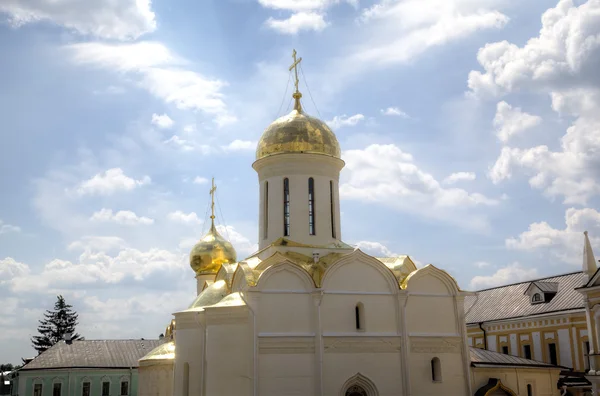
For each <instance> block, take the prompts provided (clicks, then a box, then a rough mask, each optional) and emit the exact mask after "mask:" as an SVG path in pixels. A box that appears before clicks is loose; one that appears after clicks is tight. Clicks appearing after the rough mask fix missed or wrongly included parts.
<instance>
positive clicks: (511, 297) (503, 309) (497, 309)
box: [465, 271, 584, 323]
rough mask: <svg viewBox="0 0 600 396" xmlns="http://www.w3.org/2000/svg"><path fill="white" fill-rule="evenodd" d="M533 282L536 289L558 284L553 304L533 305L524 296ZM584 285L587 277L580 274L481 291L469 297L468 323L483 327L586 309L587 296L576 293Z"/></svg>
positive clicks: (575, 273)
mask: <svg viewBox="0 0 600 396" xmlns="http://www.w3.org/2000/svg"><path fill="white" fill-rule="evenodd" d="M540 281H543V282H540ZM532 282H535V283H536V285H540V284H543V283H545V282H552V283H556V284H557V286H556V290H557V292H556V295H555V296H554V297H553V298H552V300H550V301H549V302H544V303H539V304H531V302H530V301H529V296H528V295H526V294H524V293H525V290H527V288H528V287H529V286H530V285H531V283H532ZM583 283H584V274H583V272H581V271H580V272H573V273H570V274H563V275H558V276H553V277H550V278H542V279H533V280H531V281H528V282H520V283H514V284H512V285H506V286H500V287H494V288H491V289H485V290H480V291H478V292H475V295H472V296H466V297H465V316H466V321H467V323H479V322H487V321H492V320H500V319H509V318H519V317H523V316H529V315H538V314H543V313H550V312H558V311H566V310H571V309H583V308H584V304H583V295H582V294H580V293H579V292H578V291H577V290H575V288H576V287H580V286H582V285H583ZM552 287H554V286H552Z"/></svg>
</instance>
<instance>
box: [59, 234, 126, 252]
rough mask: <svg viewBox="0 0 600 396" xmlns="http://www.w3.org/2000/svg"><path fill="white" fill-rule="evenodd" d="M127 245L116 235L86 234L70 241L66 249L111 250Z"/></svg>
mask: <svg viewBox="0 0 600 396" xmlns="http://www.w3.org/2000/svg"><path fill="white" fill-rule="evenodd" d="M124 247H127V243H126V242H125V240H123V239H122V238H119V237H116V236H94V235H88V236H84V237H81V238H79V239H78V240H76V241H73V242H71V243H70V244H69V245H68V246H67V249H68V250H71V251H73V250H93V251H101V252H111V251H114V250H120V249H122V248H124Z"/></svg>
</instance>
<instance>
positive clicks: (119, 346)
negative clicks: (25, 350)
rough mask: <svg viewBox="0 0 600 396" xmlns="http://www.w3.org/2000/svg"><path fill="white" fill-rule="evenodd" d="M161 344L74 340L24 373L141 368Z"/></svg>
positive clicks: (53, 349) (51, 351)
mask: <svg viewBox="0 0 600 396" xmlns="http://www.w3.org/2000/svg"><path fill="white" fill-rule="evenodd" d="M160 343H161V341H160V340H74V341H73V342H71V343H70V344H67V343H66V342H65V341H60V342H58V343H56V344H54V345H53V346H52V347H51V348H49V349H48V350H46V351H45V352H43V353H42V354H40V355H38V356H37V357H36V358H35V359H33V360H32V361H31V362H29V363H28V364H26V365H25V366H24V367H23V368H22V369H21V370H45V369H58V368H129V367H138V360H139V359H140V358H142V357H143V356H145V355H146V354H147V353H148V352H150V351H151V350H152V349H154V348H156V347H157V346H158V345H160Z"/></svg>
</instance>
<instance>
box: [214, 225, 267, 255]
mask: <svg viewBox="0 0 600 396" xmlns="http://www.w3.org/2000/svg"><path fill="white" fill-rule="evenodd" d="M217 231H219V233H220V234H221V235H222V236H224V237H225V238H227V240H228V241H229V242H231V244H232V245H233V247H234V248H235V250H236V252H237V254H238V261H241V260H243V259H245V258H246V257H248V256H250V255H251V254H252V253H254V252H256V251H257V250H258V243H254V242H252V241H250V239H248V238H247V237H246V236H245V235H242V234H241V233H240V232H239V231H237V230H236V229H235V227H233V226H227V227H225V226H222V225H218V226H217Z"/></svg>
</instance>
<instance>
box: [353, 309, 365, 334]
mask: <svg viewBox="0 0 600 396" xmlns="http://www.w3.org/2000/svg"><path fill="white" fill-rule="evenodd" d="M354 317H355V320H356V330H358V331H365V306H364V305H363V303H361V302H359V303H358V304H356V307H354Z"/></svg>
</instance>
